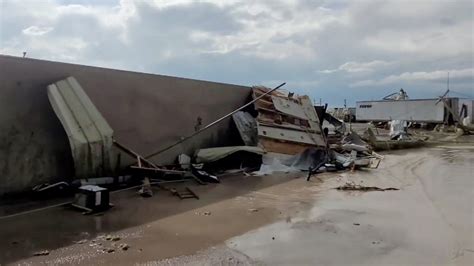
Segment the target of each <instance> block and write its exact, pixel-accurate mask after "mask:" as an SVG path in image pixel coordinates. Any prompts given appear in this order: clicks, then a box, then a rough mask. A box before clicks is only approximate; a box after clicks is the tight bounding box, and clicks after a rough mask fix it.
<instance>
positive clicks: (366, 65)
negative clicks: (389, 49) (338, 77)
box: [318, 60, 394, 74]
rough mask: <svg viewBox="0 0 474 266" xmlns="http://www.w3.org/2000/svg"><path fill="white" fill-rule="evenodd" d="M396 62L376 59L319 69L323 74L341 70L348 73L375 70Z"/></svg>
mask: <svg viewBox="0 0 474 266" xmlns="http://www.w3.org/2000/svg"><path fill="white" fill-rule="evenodd" d="M393 64H394V62H387V61H383V60H374V61H370V62H354V61H351V62H346V63H344V64H342V65H340V66H339V67H338V68H335V69H325V70H320V71H318V72H319V73H323V74H332V73H335V72H339V71H345V72H348V73H359V72H373V71H375V70H377V69H378V68H383V67H386V66H390V65H393Z"/></svg>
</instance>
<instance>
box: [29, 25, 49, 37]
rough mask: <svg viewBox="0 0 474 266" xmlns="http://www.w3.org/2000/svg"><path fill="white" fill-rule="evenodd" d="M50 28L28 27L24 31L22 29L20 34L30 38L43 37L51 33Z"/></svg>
mask: <svg viewBox="0 0 474 266" xmlns="http://www.w3.org/2000/svg"><path fill="white" fill-rule="evenodd" d="M52 30H53V28H52V27H39V26H30V27H28V28H26V29H23V30H22V31H21V32H23V34H25V35H30V36H41V35H44V34H46V33H48V32H50V31H52Z"/></svg>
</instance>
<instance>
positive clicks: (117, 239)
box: [112, 236, 121, 241]
mask: <svg viewBox="0 0 474 266" xmlns="http://www.w3.org/2000/svg"><path fill="white" fill-rule="evenodd" d="M120 239H121V238H120V237H119V236H114V237H112V241H119V240H120Z"/></svg>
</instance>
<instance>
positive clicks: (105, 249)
mask: <svg viewBox="0 0 474 266" xmlns="http://www.w3.org/2000/svg"><path fill="white" fill-rule="evenodd" d="M103 251H104V252H107V253H113V252H115V249H113V248H104V249H103Z"/></svg>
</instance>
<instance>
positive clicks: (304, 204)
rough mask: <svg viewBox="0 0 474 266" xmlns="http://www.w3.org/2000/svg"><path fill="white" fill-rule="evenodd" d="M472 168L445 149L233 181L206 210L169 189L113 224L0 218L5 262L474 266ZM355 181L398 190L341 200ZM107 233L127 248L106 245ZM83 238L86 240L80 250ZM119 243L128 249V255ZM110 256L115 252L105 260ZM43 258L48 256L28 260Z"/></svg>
mask: <svg viewBox="0 0 474 266" xmlns="http://www.w3.org/2000/svg"><path fill="white" fill-rule="evenodd" d="M473 166H474V149H473V146H446V147H437V148H426V149H418V150H414V149H411V150H409V151H397V152H391V153H390V154H388V155H386V157H385V159H384V160H383V161H382V163H381V164H380V167H379V169H376V170H367V171H356V172H354V173H351V172H344V173H337V174H322V175H319V176H315V177H314V178H313V179H312V180H311V181H310V182H306V180H305V178H295V177H296V176H295V174H293V175H286V174H282V175H276V176H266V177H239V176H235V177H230V178H227V179H225V180H224V181H223V183H222V184H220V185H209V186H204V187H196V189H195V190H196V192H198V194H199V195H200V196H201V197H202V199H201V200H199V201H197V200H185V201H179V200H178V199H175V198H173V197H171V196H170V195H169V194H167V193H166V192H161V191H160V192H158V195H157V196H155V197H153V198H151V199H142V198H139V197H137V196H136V194H135V193H133V192H127V193H123V194H117V196H115V195H114V198H113V201H114V203H116V204H117V207H116V208H114V209H112V211H110V212H108V213H106V214H105V215H104V216H98V217H91V216H82V215H80V214H77V213H74V212H72V211H71V210H67V209H52V210H49V211H47V212H40V213H35V214H33V215H25V217H22V218H19V217H17V218H16V219H15V220H14V221H4V220H0V226H2V231H1V232H0V236H1V237H2V243H1V244H0V245H1V247H0V248H1V249H2V250H9V251H8V252H6V253H4V255H0V256H2V257H0V258H1V259H0V261H1V262H3V263H7V262H10V263H14V264H25V265H37V264H41V263H46V264H57V265H60V264H83V265H92V264H115V265H133V264H145V265H472V264H473V262H474V256H473V255H474V253H473V252H474V235H473V232H474V230H473V229H474V179H473V178H472V177H471V175H472V172H473ZM347 181H351V182H355V183H357V184H361V185H366V186H378V187H382V188H385V187H395V188H399V189H400V190H398V191H385V192H357V191H356V192H347V191H337V190H334V188H335V187H337V186H340V185H343V184H345V183H346V182H347ZM6 230H8V231H6ZM107 234H112V235H113V236H119V237H120V238H121V239H120V240H118V241H108V240H105V235H107ZM15 239H16V240H15ZM81 239H86V241H84V243H82V242H81V243H82V244H74V241H78V240H81ZM3 240H5V241H3ZM12 241H16V242H17V243H16V244H13V242H12ZM121 243H127V244H128V245H129V246H130V248H129V249H128V250H127V251H123V250H120V249H119V248H118V245H119V244H121ZM108 248H113V249H114V252H112V253H107V252H106V251H103V249H108ZM42 249H48V250H50V254H49V255H48V256H42V257H30V255H31V253H32V252H33V251H36V250H42ZM9 252H10V253H9ZM5 254H7V255H5Z"/></svg>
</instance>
